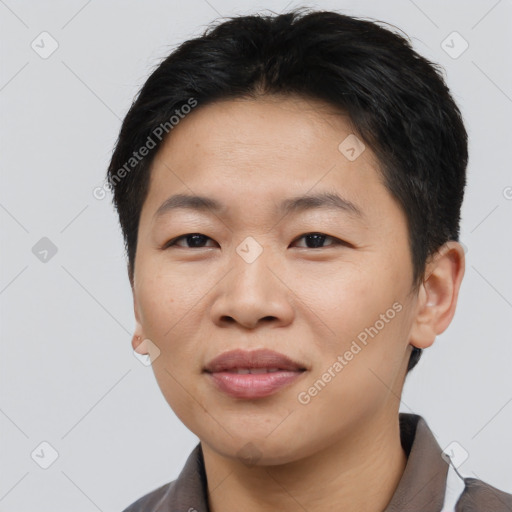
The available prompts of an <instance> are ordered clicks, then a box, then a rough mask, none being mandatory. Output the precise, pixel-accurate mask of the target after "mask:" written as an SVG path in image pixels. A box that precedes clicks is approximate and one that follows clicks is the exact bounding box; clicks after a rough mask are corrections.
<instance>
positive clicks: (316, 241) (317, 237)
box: [295, 233, 346, 249]
mask: <svg viewBox="0 0 512 512" xmlns="http://www.w3.org/2000/svg"><path fill="white" fill-rule="evenodd" d="M301 238H304V239H305V240H306V244H308V243H309V244H311V245H312V246H311V247H310V246H307V247H306V249H318V248H320V249H322V247H319V246H320V245H321V244H323V243H324V242H325V239H326V238H330V239H331V240H332V241H333V243H332V244H330V245H329V246H334V245H346V242H343V241H342V240H339V239H338V238H334V237H333V236H329V235H325V234H323V233H305V234H304V235H301V236H300V237H299V238H296V239H295V241H297V240H300V239H301ZM329 246H327V247H329Z"/></svg>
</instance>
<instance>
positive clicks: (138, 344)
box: [132, 294, 148, 355]
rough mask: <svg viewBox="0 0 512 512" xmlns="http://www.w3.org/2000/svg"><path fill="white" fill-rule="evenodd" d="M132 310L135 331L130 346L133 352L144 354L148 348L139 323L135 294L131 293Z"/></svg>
mask: <svg viewBox="0 0 512 512" xmlns="http://www.w3.org/2000/svg"><path fill="white" fill-rule="evenodd" d="M133 312H134V315H135V332H134V334H133V336H132V347H133V350H135V352H137V353H138V354H142V355H144V354H147V353H148V350H147V348H146V343H145V336H144V330H143V328H142V325H141V323H140V315H139V308H138V304H137V299H136V298H135V294H133Z"/></svg>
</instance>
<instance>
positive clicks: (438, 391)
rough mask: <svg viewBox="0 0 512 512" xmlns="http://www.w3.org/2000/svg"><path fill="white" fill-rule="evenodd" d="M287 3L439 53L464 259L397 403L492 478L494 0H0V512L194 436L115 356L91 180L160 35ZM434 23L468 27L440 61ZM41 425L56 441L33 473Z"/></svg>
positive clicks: (505, 293)
mask: <svg viewBox="0 0 512 512" xmlns="http://www.w3.org/2000/svg"><path fill="white" fill-rule="evenodd" d="M297 5H308V6H312V7H314V6H316V7H319V8H325V9H339V10H341V11H343V12H345V13H347V14H352V15H358V16H366V17H372V18H376V19H380V20H383V21H386V22H389V23H392V24H394V25H397V26H398V27H400V28H401V29H402V30H404V31H405V32H406V33H407V34H409V35H410V37H411V38H412V40H413V44H414V46H415V48H416V49H417V50H418V51H419V52H420V53H422V54H423V55H425V56H426V57H428V58H430V59H431V60H433V61H435V62H439V63H440V64H441V65H442V66H443V67H444V68H445V69H446V73H447V82H448V85H449V86H450V87H451V89H452V91H453V94H454V96H455V98H456V101H457V102H458V103H459V105H460V107H461V110H462V112H463V115H464V117H465V121H466V124H467V128H468V131H469V135H470V138H471V142H470V165H469V174H468V179H469V185H468V188H467V192H466V199H465V204H464V208H463V220H462V241H463V243H464V244H465V245H466V246H467V249H468V252H467V270H466V276H465V279H464V281H463V284H462V289H461V295H460V299H459V304H458V308H457V312H456V315H455V318H454V320H453V322H452V324H451V325H450V327H449V328H448V330H447V331H446V332H445V333H443V334H442V335H441V336H439V338H438V340H437V342H436V343H435V345H434V346H433V347H432V348H430V349H428V350H427V351H426V352H425V353H424V355H423V358H422V360H421V362H420V363H419V365H418V367H417V368H415V370H414V371H413V372H412V374H411V375H410V376H409V377H408V381H407V383H406V387H405V392H404V395H403V400H402V406H401V410H402V411H405V412H414V413H418V414H421V415H423V416H424V417H425V418H426V419H427V422H428V424H429V425H430V427H431V428H432V430H433V431H434V433H435V435H436V437H437V439H438V441H439V443H440V445H441V446H442V447H443V448H444V447H446V446H447V445H449V444H450V443H452V442H453V441H456V442H457V443H458V445H454V446H456V450H458V452H457V453H458V454H459V455H460V454H461V453H462V454H463V453H464V452H462V450H465V451H466V452H467V453H468V454H469V456H468V458H467V460H466V461H465V462H464V463H463V464H461V465H460V466H459V471H460V472H461V473H462V474H463V475H464V476H473V477H478V478H481V479H484V480H486V481H488V482H489V483H491V484H493V485H494V486H496V487H498V488H500V489H503V490H506V491H507V492H512V459H511V454H512V438H511V435H510V432H512V428H511V427H512V378H511V372H510V360H511V357H512V336H511V327H510V319H511V318H512V309H511V308H512V272H511V269H510V262H511V261H512V258H511V253H512V250H511V249H512V243H511V237H510V220H511V217H512V172H511V167H510V146H511V127H510V126H511V124H510V118H511V114H512V99H511V97H512V72H511V68H510V51H511V35H510V34H511V33H512V2H511V1H510V0H508V1H507V0H501V1H496V0H482V1H473V2H468V1H462V0H460V1H451V2H447V1H446V0H443V1H428V2H427V1H425V0H415V1H412V0H403V1H398V0H396V1H387V2H377V1H358V2H356V1H331V2H329V1H325V2H318V3H316V2H309V3H307V4H306V3H302V4H298V3H296V2H290V3H287V1H286V0H282V1H273V2H272V3H269V2H266V3H264V2H256V1H252V0H251V1H249V0H245V1H240V0H237V1H236V2H235V1H234V0H208V1H206V0H188V1H187V2H180V3H178V2H177V1H171V2H169V1H167V2H164V1H156V0H152V1H146V2H133V1H131V2H127V1H124V0H123V1H120V0H119V1H104V2H99V1H97V0H92V1H89V2H87V1H84V0H76V1H69V0H68V1H65V2H64V1H60V2H58V1H52V2H36V1H31V2H29V1H24V2H23V1H16V0H5V1H4V0H0V34H1V38H2V45H1V50H0V51H1V59H0V62H1V69H0V73H1V76H0V104H1V112H2V118H1V123H0V130H1V147H0V155H1V162H2V167H1V168H2V186H1V188H0V222H1V231H0V233H1V234H0V236H1V242H2V250H1V253H0V254H1V271H0V308H1V310H0V311H1V343H2V344H1V355H0V379H1V380H0V393H1V396H0V439H1V444H0V450H1V451H0V460H1V473H0V511H2V512H11V511H14V512H28V511H31V512H32V511H34V510H38V511H50V510H51V511H54V512H58V511H68V510H74V511H75V512H82V511H95V510H101V511H105V512H106V511H116V510H122V509H123V508H124V507H126V506H127V505H128V504H129V503H131V502H132V501H134V500H135V499H136V498H138V497H140V496H142V495H143V494H145V493H147V492H149V491H150V490H153V489H154V488H156V487H157V486H160V485H162V484H164V483H165V482H168V481H170V480H172V479H174V478H175V477H176V476H177V475H178V473H179V471H180V470H181V468H182V466H183V464H184V462H185V460H186V457H187V456H188V454H189V452H190V451H191V449H192V448H193V446H194V445H195V444H196V442H197V439H196V437H195V436H194V435H193V434H191V433H190V432H189V431H187V429H186V428H185V427H184V426H183V425H182V424H181V423H180V422H179V421H178V420H177V418H176V417H175V416H174V413H173V412H172V411H171V409H170V408H169V407H168V405H167V403H166V402H165V401H164V399H163V397H162V396H161V393H160V390H159V388H158V387H157V384H156V381H155V379H154V376H153V373H152V370H151V367H146V366H144V365H143V364H141V362H140V361H139V360H138V359H136V358H135V357H134V355H133V352H132V348H131V344H130V340H131V332H132V329H133V327H134V319H133V309H132V298H131V293H130V288H129V283H128V279H127V275H126V271H125V259H124V254H123V245H122V239H121V234H120V230H119V228H118V224H117V218H116V216H115V214H114V212H113V209H112V207H111V203H110V195H107V196H106V197H105V198H103V199H98V198H96V197H95V196H94V195H93V190H94V189H95V187H98V186H102V183H103V178H104V173H105V169H106V167H107V164H108V161H109V157H110V155H111V151H112V148H113V145H114V142H115V139H116V137H117V134H118V130H119V127H120V123H121V119H122V118H123V116H124V115H125V114H126V112H127V109H128V107H129V105H130V103H131V101H132V99H133V97H134V95H135V94H136V92H137V91H138V89H139V88H140V87H141V86H142V84H143V83H144V81H145V79H146V78H147V76H148V74H149V73H150V71H151V69H153V67H154V66H155V65H156V64H157V63H158V62H159V61H160V59H162V58H163V57H164V56H166V55H167V54H168V53H169V51H170V50H171V49H172V47H173V46H174V45H175V44H177V43H179V42H181V41H182V40H184V39H186V38H189V37H191V36H193V35H199V34H200V32H202V31H203V30H204V28H205V27H206V25H207V24H208V23H209V22H211V21H212V20H214V19H215V18H217V17H218V16H220V15H222V16H228V15H235V14H241V13H249V12H255V11H257V10H259V9H268V8H271V9H272V10H273V11H276V12H279V11H281V10H284V9H285V8H288V7H292V6H297ZM44 31H46V32H48V33H49V34H50V35H51V38H53V39H54V40H55V41H57V43H58V48H57V50H56V51H55V52H54V53H53V54H52V55H50V56H48V57H47V58H42V56H41V55H40V53H37V52H36V51H35V50H34V49H33V48H32V47H31V44H32V42H33V41H35V43H34V45H39V47H37V46H36V48H38V51H39V52H42V51H43V50H44V51H49V50H50V49H51V44H52V40H51V39H49V36H40V34H41V32H44ZM454 31H456V32H458V33H459V34H460V36H461V37H462V38H463V39H464V40H465V41H467V42H468V43H469V47H468V49H467V50H466V51H465V52H464V53H462V54H461V55H457V58H453V57H454V55H455V54H457V53H459V52H460V50H462V49H463V46H462V45H463V44H464V43H463V40H462V39H460V38H459V36H451V38H448V39H446V38H447V36H449V35H450V34H451V33H452V32H454ZM454 37H455V39H454ZM42 38H46V39H44V40H43V42H41V39H42ZM443 41H447V43H446V42H445V43H444V45H445V48H446V45H447V44H448V45H449V46H452V48H451V49H450V50H449V51H451V53H452V56H450V55H449V54H448V53H447V52H446V51H445V49H443V47H442V42H443ZM43 46H44V48H43ZM96 195H97V196H98V194H96ZM43 237H47V238H48V239H49V240H50V241H51V243H52V244H53V245H54V246H55V247H56V249H57V252H56V254H54V255H52V252H51V249H50V252H48V253H44V252H41V251H44V249H45V247H46V249H47V250H48V244H49V242H48V241H47V240H43V241H42V242H41V241H40V240H41V239H42V238H43ZM37 244H39V245H37ZM34 246H35V249H33V248H34ZM41 258H43V260H44V259H45V258H46V260H45V261H41ZM43 441H46V442H47V443H49V444H50V445H51V446H52V447H53V449H55V450H56V451H57V452H58V458H57V459H56V460H55V462H54V463H53V464H52V465H51V466H50V467H49V468H48V469H42V468H41V467H40V465H41V464H43V465H44V464H45V463H46V464H47V463H49V462H51V449H49V448H48V447H46V446H45V445H43V446H40V443H42V442H43ZM459 445H460V446H459ZM34 450H35V452H34ZM32 453H35V454H36V455H34V459H35V460H34V459H33V458H32V456H31V454H32ZM37 454H39V455H37ZM36 461H37V463H36Z"/></svg>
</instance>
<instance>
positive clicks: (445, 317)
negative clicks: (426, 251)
mask: <svg viewBox="0 0 512 512" xmlns="http://www.w3.org/2000/svg"><path fill="white" fill-rule="evenodd" d="M464 270H465V258H464V249H463V248H462V246H461V244H459V243H458V242H455V241H450V242H447V243H446V244H444V245H443V246H442V247H441V248H440V249H439V250H438V251H437V252H436V254H435V256H434V257H433V258H432V259H431V260H430V261H429V263H428V264H427V268H426V271H425V278H424V280H423V283H422V284H421V286H420V289H419V292H418V303H417V311H416V317H415V319H414V324H413V327H412V329H411V336H410V344H411V345H413V346H415V347H417V348H422V349H423V348H427V347H430V346H431V345H432V344H433V343H434V341H435V339H436V336H438V335H439V334H441V333H442V332H444V331H445V330H446V328H447V327H448V326H449V325H450V322H451V321H452V319H453V316H454V314H455V308H456V305H457V299H458V295H459V289H460V285H461V282H462V278H463V277H464Z"/></svg>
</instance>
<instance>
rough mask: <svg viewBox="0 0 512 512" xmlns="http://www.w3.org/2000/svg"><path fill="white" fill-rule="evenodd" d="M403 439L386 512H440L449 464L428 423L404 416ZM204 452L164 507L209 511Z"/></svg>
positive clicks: (193, 457)
mask: <svg viewBox="0 0 512 512" xmlns="http://www.w3.org/2000/svg"><path fill="white" fill-rule="evenodd" d="M399 422H400V440H401V443H402V447H403V449H404V451H405V453H406V455H407V464H406V466H405V471H404V473H403V474H402V478H401V479H400V482H399V483H398V487H397V488H396V490H395V493H394V494H393V497H392V498H391V501H390V502H389V504H388V506H387V507H386V509H385V510H384V512H417V511H418V510H421V511H422V512H438V511H439V510H441V508H442V505H443V501H444V495H445V490H446V477H447V473H448V464H447V463H446V462H445V461H444V459H443V458H442V457H441V454H442V450H441V448H440V446H439V444H438V443H437V441H436V439H435V437H434V435H433V434H432V431H431V430H430V428H429V427H428V425H427V423H426V422H425V420H424V419H423V418H422V417H421V416H419V415H417V414H408V413H400V414H399ZM207 492H208V491H207V480H206V473H205V469H204V459H203V452H202V449H201V444H200V443H199V444H198V445H197V446H196V447H195V448H194V450H193V451H192V453H191V454H190V455H189V457H188V459H187V461H186V463H185V466H184V467H183V470H182V471H181V473H180V475H179V476H178V478H177V479H176V480H175V481H174V482H173V483H172V484H171V485H170V486H169V488H168V490H167V492H166V493H165V496H164V497H163V499H162V500H161V502H160V503H161V504H162V505H164V504H165V506H166V507H168V506H169V505H171V507H172V509H173V510H176V509H179V510H194V511H195V512H209V508H208V499H207Z"/></svg>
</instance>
